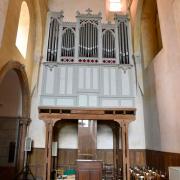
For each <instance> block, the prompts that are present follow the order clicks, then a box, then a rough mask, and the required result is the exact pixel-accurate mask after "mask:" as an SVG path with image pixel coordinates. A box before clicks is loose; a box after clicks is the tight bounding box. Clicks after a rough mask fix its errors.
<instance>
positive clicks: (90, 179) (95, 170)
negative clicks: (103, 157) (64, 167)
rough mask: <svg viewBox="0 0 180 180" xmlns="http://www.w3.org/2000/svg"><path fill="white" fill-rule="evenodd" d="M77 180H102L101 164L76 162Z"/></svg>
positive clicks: (96, 162) (99, 162) (97, 162)
mask: <svg viewBox="0 0 180 180" xmlns="http://www.w3.org/2000/svg"><path fill="white" fill-rule="evenodd" d="M77 174H78V175H77V179H78V180H85V179H86V180H102V162H101V161H84V160H77Z"/></svg>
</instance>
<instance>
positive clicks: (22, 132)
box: [17, 117, 31, 171]
mask: <svg viewBox="0 0 180 180" xmlns="http://www.w3.org/2000/svg"><path fill="white" fill-rule="evenodd" d="M30 122H31V120H30V118H23V117H21V118H20V120H19V142H18V155H17V170H18V171H20V170H22V169H23V167H24V157H25V152H24V150H25V140H26V134H27V127H28V125H29V123H30Z"/></svg>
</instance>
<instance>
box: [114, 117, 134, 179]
mask: <svg viewBox="0 0 180 180" xmlns="http://www.w3.org/2000/svg"><path fill="white" fill-rule="evenodd" d="M115 121H116V122H118V123H119V125H120V134H121V146H122V159H123V180H130V174H129V164H130V162H129V144H128V125H129V123H130V122H131V121H123V120H115Z"/></svg>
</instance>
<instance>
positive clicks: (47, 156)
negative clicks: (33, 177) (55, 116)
mask: <svg viewBox="0 0 180 180" xmlns="http://www.w3.org/2000/svg"><path fill="white" fill-rule="evenodd" d="M45 123H46V144H45V167H44V180H50V177H51V156H52V155H51V153H52V135H53V126H54V122H53V121H45Z"/></svg>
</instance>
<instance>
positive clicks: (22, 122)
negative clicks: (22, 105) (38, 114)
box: [19, 117, 31, 126]
mask: <svg viewBox="0 0 180 180" xmlns="http://www.w3.org/2000/svg"><path fill="white" fill-rule="evenodd" d="M30 122H31V118H29V117H20V118H19V124H20V125H27V126H28V125H29V124H30Z"/></svg>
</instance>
